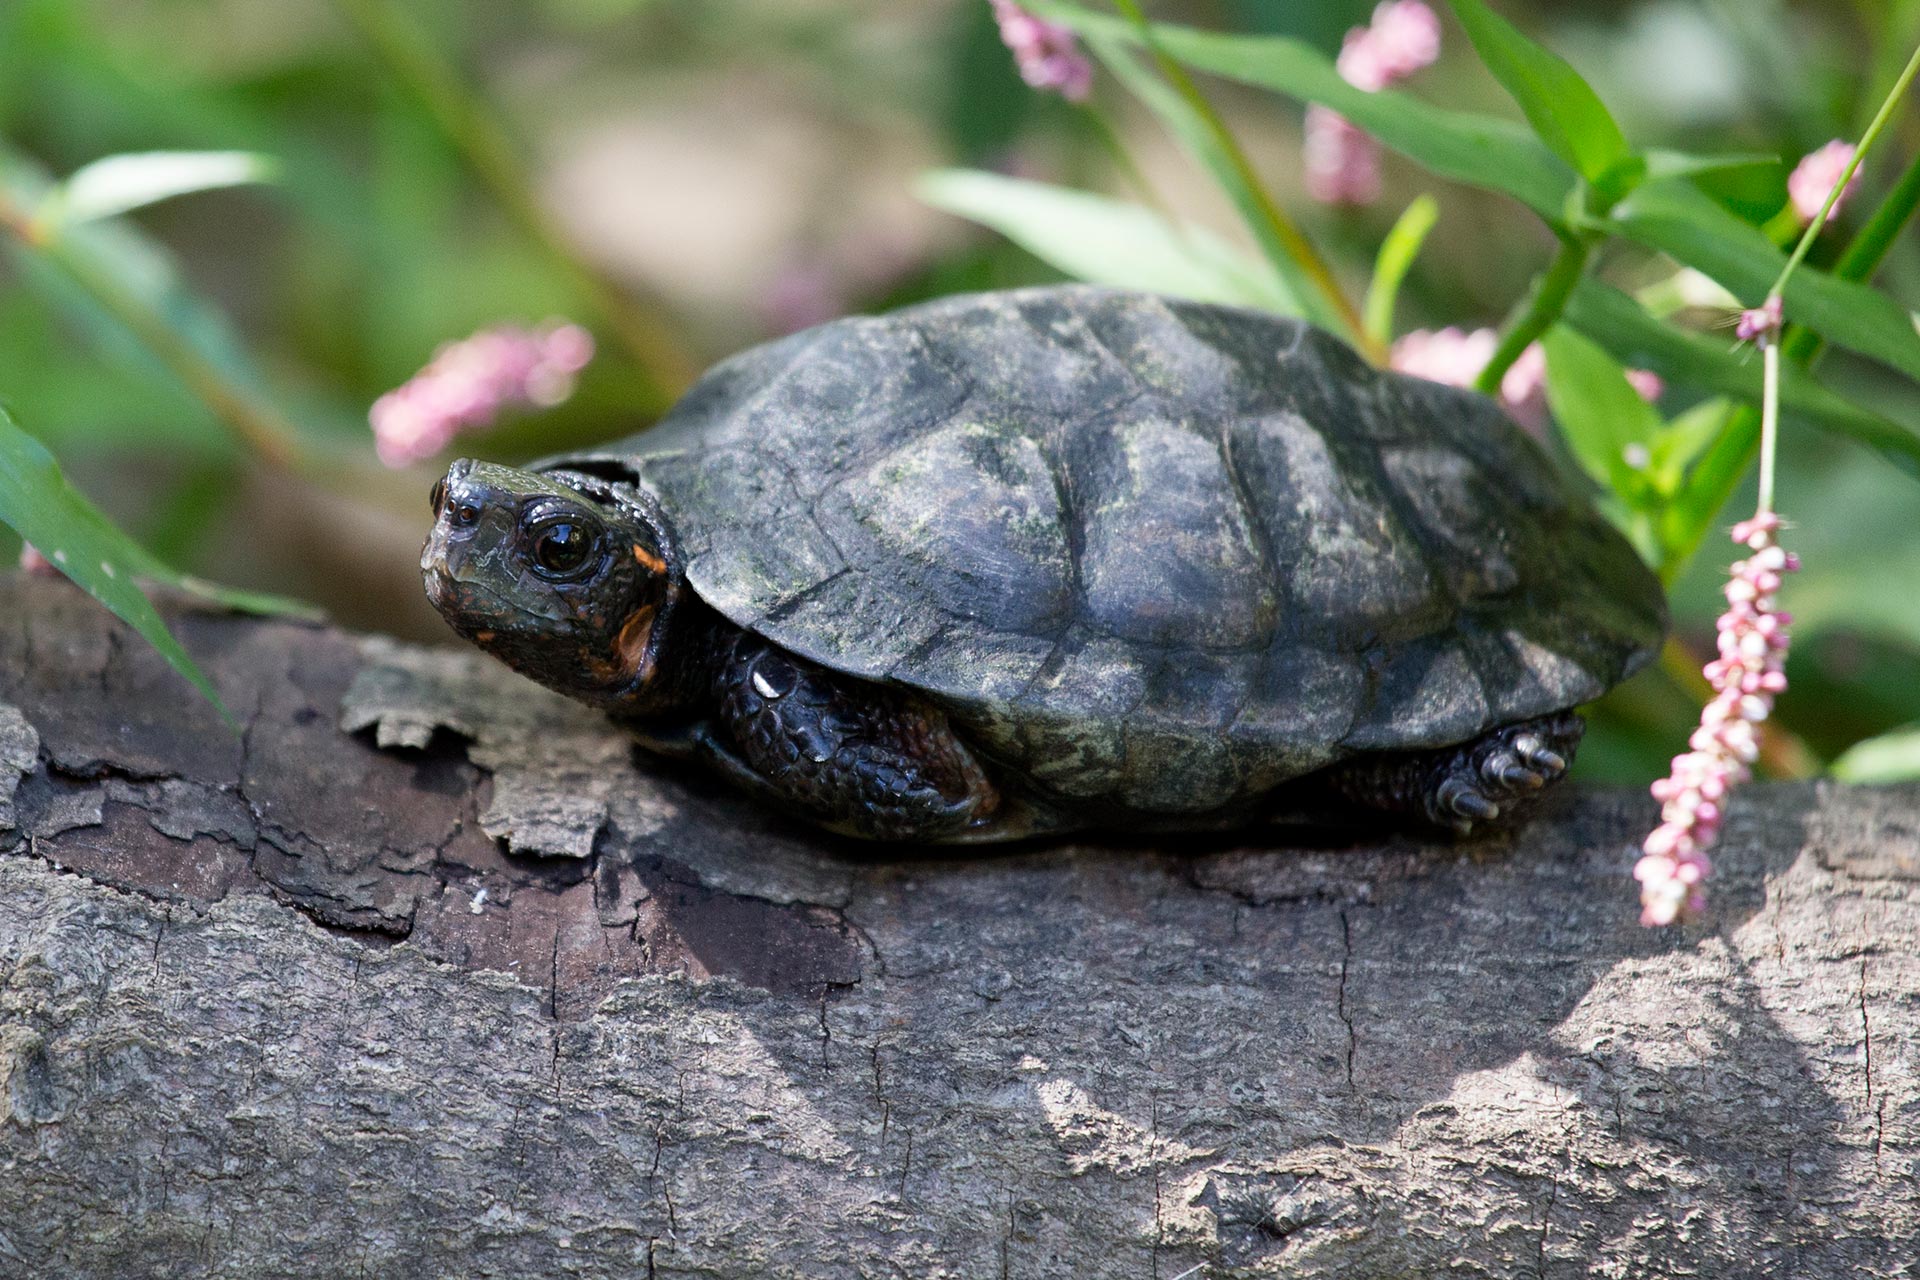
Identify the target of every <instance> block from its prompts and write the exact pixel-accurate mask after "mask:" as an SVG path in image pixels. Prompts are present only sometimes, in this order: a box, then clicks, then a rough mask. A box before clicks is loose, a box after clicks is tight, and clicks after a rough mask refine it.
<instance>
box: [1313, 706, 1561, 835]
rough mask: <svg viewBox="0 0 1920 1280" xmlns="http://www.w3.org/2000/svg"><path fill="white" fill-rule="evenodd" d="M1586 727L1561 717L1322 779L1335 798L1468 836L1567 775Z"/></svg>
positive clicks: (1368, 762) (1353, 765)
mask: <svg viewBox="0 0 1920 1280" xmlns="http://www.w3.org/2000/svg"><path fill="white" fill-rule="evenodd" d="M1585 731H1586V724H1585V723H1584V722H1583V721H1582V720H1581V719H1580V717H1579V716H1577V715H1575V714H1574V713H1573V712H1571V711H1561V712H1557V713H1555V714H1553V715H1550V716H1541V717H1539V718H1538V719H1535V720H1523V721H1521V722H1520V723H1519V724H1510V725H1505V726H1503V727H1501V728H1498V729H1494V730H1492V731H1491V732H1488V733H1485V734H1482V735H1481V736H1480V737H1478V738H1475V739H1473V740H1472V741H1471V742H1463V743H1460V744H1459V745H1457V746H1452V747H1438V748H1435V749H1433V750H1431V751H1397V752H1390V753H1382V754H1379V755H1372V756H1361V757H1357V758H1355V759H1353V760H1347V761H1343V762H1342V763H1340V764H1337V765H1334V766H1333V767H1331V768H1329V769H1326V770H1323V771H1322V772H1321V773H1320V774H1319V775H1317V777H1318V780H1319V782H1320V784H1321V786H1322V787H1323V788H1324V789H1325V790H1326V791H1329V792H1331V793H1332V797H1330V798H1333V797H1337V798H1338V799H1341V800H1345V801H1346V802H1348V803H1349V804H1357V805H1361V806H1363V807H1365V808H1368V809H1373V810H1376V811H1378V812H1381V813H1386V814H1395V815H1404V816H1406V817H1410V818H1412V819H1414V820H1415V821H1417V822H1421V823H1424V824H1427V825H1429V826H1433V827H1438V828H1442V829H1444V830H1449V831H1453V832H1456V833H1457V834H1460V835H1469V834H1471V833H1472V831H1473V829H1474V827H1475V826H1476V825H1478V824H1480V823H1483V822H1494V821H1497V820H1498V819H1500V818H1501V817H1502V816H1503V815H1505V814H1508V813H1511V812H1512V811H1513V810H1514V809H1516V808H1520V807H1523V806H1524V805H1525V804H1526V803H1527V802H1528V801H1529V800H1531V799H1532V798H1533V797H1535V796H1536V795H1538V794H1539V793H1540V791H1541V790H1543V789H1544V788H1545V787H1547V786H1548V785H1549V784H1551V783H1554V782H1557V781H1559V780H1560V779H1561V778H1562V777H1564V776H1565V775H1566V772H1567V766H1568V765H1569V764H1571V763H1572V762H1573V754H1574V752H1575V750H1576V749H1577V748H1578V747H1579V745H1580V735H1581V734H1582V733H1584V732H1585Z"/></svg>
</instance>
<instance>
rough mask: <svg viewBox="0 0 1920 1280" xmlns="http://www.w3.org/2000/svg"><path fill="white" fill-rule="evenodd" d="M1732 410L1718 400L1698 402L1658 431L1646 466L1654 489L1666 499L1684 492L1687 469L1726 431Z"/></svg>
mask: <svg viewBox="0 0 1920 1280" xmlns="http://www.w3.org/2000/svg"><path fill="white" fill-rule="evenodd" d="M1733 408H1734V407H1733V405H1732V403H1730V402H1729V401H1727V400H1725V399H1722V398H1720V397H1715V398H1714V399H1712V400H1702V401H1701V402H1700V403H1699V404H1697V405H1694V406H1693V408H1691V409H1688V410H1687V411H1686V412H1685V413H1683V414H1681V415H1680V416H1679V417H1677V418H1675V419H1674V420H1673V421H1671V422H1669V423H1667V424H1666V426H1664V427H1662V428H1661V430H1660V434H1659V435H1657V436H1655V437H1654V440H1653V449H1652V451H1651V452H1652V456H1651V457H1650V458H1649V459H1648V462H1647V473H1648V475H1650V476H1651V477H1652V479H1653V487H1654V488H1655V489H1657V490H1659V491H1660V492H1661V493H1663V494H1666V495H1667V496H1669V497H1673V496H1676V495H1678V494H1680V493H1681V492H1683V491H1684V489H1685V487H1686V478H1687V471H1688V469H1689V468H1691V467H1692V466H1693V463H1694V460H1695V459H1696V458H1698V457H1699V456H1700V455H1701V454H1702V453H1704V452H1706V449H1707V447H1708V446H1709V445H1711V444H1712V443H1713V442H1714V441H1715V440H1718V439H1719V438H1720V436H1721V433H1722V432H1724V431H1725V430H1726V429H1727V419H1728V418H1730V417H1732V416H1733Z"/></svg>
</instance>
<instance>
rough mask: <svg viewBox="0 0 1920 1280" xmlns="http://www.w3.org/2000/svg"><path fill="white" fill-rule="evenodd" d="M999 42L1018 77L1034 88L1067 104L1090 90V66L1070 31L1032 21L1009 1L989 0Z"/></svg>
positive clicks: (1091, 82)
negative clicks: (1008, 56) (1010, 57)
mask: <svg viewBox="0 0 1920 1280" xmlns="http://www.w3.org/2000/svg"><path fill="white" fill-rule="evenodd" d="M991 3H992V5H993V16H994V18H995V20H996V21H998V22H999V24H1000V39H1001V40H1002V41H1003V42H1005V44H1006V46H1007V48H1008V49H1010V50H1012V51H1013V61H1014V65H1015V66H1017V67H1019V68H1020V78H1021V79H1022V80H1025V81H1026V82H1027V84H1028V85H1029V86H1031V87H1032V88H1035V89H1046V90H1051V91H1052V92H1055V93H1058V94H1059V95H1060V96H1061V97H1063V98H1065V99H1066V100H1067V101H1068V102H1080V101H1082V100H1084V99H1085V98H1086V96H1087V94H1088V93H1089V92H1091V91H1092V89H1093V64H1092V63H1091V62H1089V61H1087V55H1085V54H1084V53H1081V52H1080V45H1079V42H1078V41H1076V40H1075V39H1074V38H1073V32H1072V31H1070V30H1069V29H1067V28H1066V27H1063V26H1061V25H1060V24H1059V23H1057V22H1048V21H1046V20H1045V19H1044V18H1036V17H1034V16H1033V15H1032V14H1030V13H1028V12H1027V11H1026V10H1025V9H1022V8H1021V7H1020V6H1019V5H1017V4H1015V3H1014V2H1013V0H991Z"/></svg>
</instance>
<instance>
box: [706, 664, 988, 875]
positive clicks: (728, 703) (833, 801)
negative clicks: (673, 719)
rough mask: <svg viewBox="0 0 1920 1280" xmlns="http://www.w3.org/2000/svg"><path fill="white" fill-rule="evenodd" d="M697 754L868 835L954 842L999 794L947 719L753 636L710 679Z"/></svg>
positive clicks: (829, 823) (837, 826) (982, 820)
mask: <svg viewBox="0 0 1920 1280" xmlns="http://www.w3.org/2000/svg"><path fill="white" fill-rule="evenodd" d="M715 693H716V694H717V695H718V701H719V713H718V715H716V716H715V717H714V722H713V725H712V729H711V730H710V731H708V732H706V733H705V734H703V735H701V738H702V740H701V741H700V742H699V743H698V746H699V747H700V754H702V755H704V756H705V757H706V758H707V760H708V762H709V763H711V764H713V765H715V766H717V767H718V768H719V769H720V770H721V771H722V772H723V773H725V774H727V775H729V776H731V777H732V778H733V779H734V781H735V782H736V783H738V784H740V785H742V786H743V787H745V788H746V789H747V790H749V791H752V792H754V793H756V794H758V795H759V796H761V797H762V798H763V799H767V800H770V801H772V802H773V803H775V804H776V805H777V806H779V807H782V808H786V809H789V810H793V811H797V812H799V813H801V814H803V815H805V816H806V817H809V818H811V819H812V820H813V821H815V822H817V823H819V824H820V825H822V826H824V827H827V828H829V829H831V830H835V831H840V832H843V833H845V834H848V835H855V836H863V837H866V838H868V839H875V840H956V839H962V840H963V839H966V838H967V836H968V834H969V833H972V832H975V831H985V830H987V829H989V828H990V827H991V826H992V825H993V820H994V818H995V816H996V813H997V811H998V809H999V806H1000V794H999V792H998V790H997V789H996V788H995V787H994V785H993V783H992V782H991V781H990V780H989V779H988V778H987V775H986V772H985V771H984V770H983V769H982V768H981V767H980V764H979V762H978V761H977V760H976V759H975V758H974V755H973V753H972V751H970V750H969V749H968V748H967V746H966V744H965V743H964V742H962V741H961V740H960V739H959V737H958V736H957V735H956V734H955V733H954V731H953V728H952V726H951V725H950V724H948V722H947V717H946V715H945V714H944V713H943V712H941V711H940V710H939V709H938V708H935V707H931V706H928V705H926V704H925V703H923V702H921V701H920V700H919V699H916V698H913V697H911V696H909V695H906V694H904V693H901V692H900V691H898V690H894V689H890V688H887V687H886V686H884V685H879V684H874V683H870V682H868V681H865V680H859V679H855V678H852V677H847V676H842V675H838V674H836V673H834V672H831V671H828V670H826V669H825V668H823V667H820V666H818V665H816V664H814V663H811V662H808V661H806V660H805V659H802V658H799V657H797V656H795V655H793V654H790V653H787V652H785V651H783V650H781V649H779V648H777V647H775V646H774V645H771V644H769V643H767V642H766V641H764V640H762V639H760V638H759V637H757V636H753V635H743V636H741V637H740V638H739V639H738V640H737V641H736V643H735V644H734V647H733V652H732V654H731V655H730V656H729V658H728V659H727V660H726V661H725V662H724V663H722V664H721V668H720V671H719V672H718V674H717V676H716V679H715Z"/></svg>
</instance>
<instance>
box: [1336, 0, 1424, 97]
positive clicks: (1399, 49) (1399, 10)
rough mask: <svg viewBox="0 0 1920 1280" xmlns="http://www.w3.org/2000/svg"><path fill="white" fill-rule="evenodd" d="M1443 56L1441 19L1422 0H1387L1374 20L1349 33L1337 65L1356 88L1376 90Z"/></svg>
mask: <svg viewBox="0 0 1920 1280" xmlns="http://www.w3.org/2000/svg"><path fill="white" fill-rule="evenodd" d="M1439 56H1440V19H1439V18H1437V17H1435V16H1434V13H1433V10H1432V9H1430V8H1428V7H1427V6H1426V5H1425V4H1424V3H1422V0H1385V2H1384V3H1382V4H1380V5H1379V6H1378V7H1376V8H1375V9H1374V11H1373V21H1372V22H1371V23H1369V24H1368V25H1366V26H1364V27H1355V28H1354V29H1353V30H1351V31H1349V32H1347V38H1346V39H1345V40H1344V41H1342V42H1341V45H1340V57H1339V60H1338V61H1337V62H1336V63H1335V64H1334V65H1335V66H1336V67H1337V68H1338V69H1339V72H1340V76H1341V78H1342V79H1344V80H1345V81H1346V82H1347V83H1348V84H1350V85H1352V86H1353V87H1354V88H1356V89H1365V90H1366V91H1367V92H1369V93H1374V92H1377V91H1379V90H1381V89H1384V88H1386V87H1387V86H1388V85H1390V84H1392V83H1394V82H1395V81H1396V80H1404V79H1406V78H1407V77H1408V76H1410V75H1412V74H1413V73H1414V72H1416V71H1418V70H1420V69H1421V68H1422V67H1426V66H1431V65H1432V64H1433V61H1434V59H1436V58H1438V57H1439Z"/></svg>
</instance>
